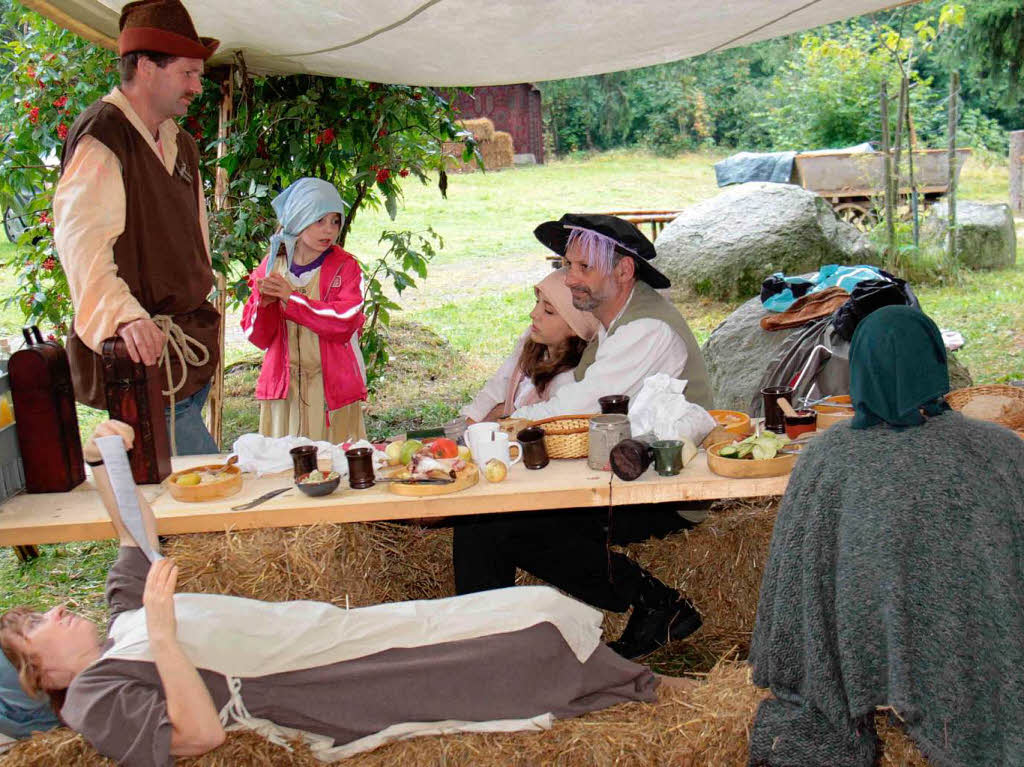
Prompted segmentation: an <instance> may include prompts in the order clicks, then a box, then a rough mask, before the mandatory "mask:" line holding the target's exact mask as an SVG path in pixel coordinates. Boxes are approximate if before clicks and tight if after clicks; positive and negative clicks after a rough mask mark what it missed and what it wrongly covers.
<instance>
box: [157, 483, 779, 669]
mask: <svg viewBox="0 0 1024 767" xmlns="http://www.w3.org/2000/svg"><path fill="white" fill-rule="evenodd" d="M777 507H778V504H777V501H776V500H774V499H767V500H764V501H751V502H742V501H741V502H730V504H729V505H728V506H724V507H723V508H720V509H718V510H716V511H713V512H712V513H711V515H710V516H709V518H708V519H707V520H706V521H705V522H703V523H701V524H700V525H698V526H697V527H695V528H694V529H693V530H688V531H684V532H681V533H676V534H674V535H670V536H668V537H666V538H664V539H661V540H650V541H646V542H644V543H638V544H632V545H631V546H629V547H627V548H626V552H627V553H628V554H629V555H630V556H631V557H633V558H634V559H636V560H637V561H638V562H639V563H640V564H641V565H642V566H643V567H645V568H646V569H648V570H649V571H650V572H652V573H653V574H654V575H655V576H657V577H658V578H660V579H661V580H663V581H664V582H665V583H667V584H669V585H671V586H673V587H675V588H678V589H680V590H681V591H683V592H685V593H686V594H687V595H688V596H689V597H690V598H691V599H693V601H694V603H695V604H696V605H697V607H698V608H699V609H700V610H701V612H702V614H703V615H704V626H703V628H701V630H700V631H698V632H697V633H696V634H694V635H693V637H691V638H689V639H688V640H686V646H687V651H690V652H691V653H696V657H697V658H699V659H701V660H700V662H699V663H698V664H697V665H698V666H700V667H702V668H705V669H707V668H710V667H711V666H712V665H714V663H715V661H717V660H718V659H719V658H721V657H723V656H725V655H726V654H727V653H729V652H730V651H731V650H737V651H738V652H739V653H740V655H741V657H745V656H746V652H747V648H748V646H749V644H750V634H751V632H752V631H753V628H754V617H755V615H756V612H757V595H758V592H759V589H760V586H761V573H762V571H763V569H764V564H765V562H766V561H767V558H768V546H769V544H770V542H771V534H772V525H773V524H774V522H775V513H776V510H777ZM451 552H452V533H451V529H450V528H437V529H429V528H421V527H417V526H414V525H403V524H395V523H389V522H372V523H352V524H336V525H335V524H321V525H316V526H314V527H308V528H272V529H263V530H246V531H241V532H228V533H224V534H221V533H201V534H197V535H183V536H177V537H175V538H172V539H171V542H170V545H169V546H168V550H167V554H168V556H172V557H174V558H175V559H176V560H177V561H178V564H179V567H180V568H181V575H180V578H179V582H180V584H181V588H182V589H183V590H188V591H198V592H206V593H216V594H233V595H235V596H243V597H249V598H252V599H266V600H269V601H280V600H287V599H316V600H321V601H324V602H332V603H334V604H339V605H343V604H345V597H346V595H347V596H348V599H349V604H350V605H352V606H359V605H368V604H379V603H381V602H397V601H403V600H408V599H437V598H440V597H447V596H452V595H453V594H454V593H455V584H454V576H453V573H452V564H451ZM518 581H519V582H520V583H542V581H539V580H537V579H535V578H533V577H531V576H529V575H527V574H525V573H520V577H519V579H518ZM627 618H628V616H627V615H626V614H623V613H605V636H606V637H607V638H614V637H617V636H618V635H619V634H620V633H621V632H622V629H623V627H624V626H625V623H626V620H627ZM691 667H692V666H691Z"/></svg>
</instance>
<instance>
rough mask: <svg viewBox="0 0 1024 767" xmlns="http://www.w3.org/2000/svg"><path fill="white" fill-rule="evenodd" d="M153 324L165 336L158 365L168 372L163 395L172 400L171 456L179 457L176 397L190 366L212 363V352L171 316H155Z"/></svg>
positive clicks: (186, 377)
mask: <svg viewBox="0 0 1024 767" xmlns="http://www.w3.org/2000/svg"><path fill="white" fill-rule="evenodd" d="M153 322H154V323H156V326H157V327H158V328H160V331H161V332H162V333H163V334H164V348H163V351H161V352H160V359H158V360H157V363H156V364H157V365H158V366H162V367H163V368H164V370H165V371H166V372H167V389H165V390H164V391H163V395H164V396H165V397H170V398H171V454H172V455H177V454H178V446H177V440H175V438H174V421H175V413H174V399H175V398H174V395H175V394H177V393H178V392H179V391H181V389H182V387H184V386H185V381H186V380H188V368H189V366H191V367H201V366H202V365H205V364H206V363H207V362H209V361H210V350H209V349H207V348H206V347H205V346H203V344H201V343H199V341H197V340H196V339H194V338H193V337H192V336H190V335H188V334H187V333H186V332H185V331H184V330H182V329H181V327H179V325H178V323H176V322H175V321H174V318H173V317H171V316H170V315H167V314H156V315H153ZM172 351H173V352H174V353H175V354H176V355H177V357H178V364H179V365H181V378H180V379H179V381H178V382H177V383H174V380H173V374H172V372H171V364H172V362H171V352H172Z"/></svg>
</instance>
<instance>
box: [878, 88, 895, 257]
mask: <svg viewBox="0 0 1024 767" xmlns="http://www.w3.org/2000/svg"><path fill="white" fill-rule="evenodd" d="M881 107H882V162H883V166H882V167H883V169H884V185H885V230H886V236H887V240H888V242H887V245H886V267H887V268H891V267H892V266H893V265H894V264H893V262H894V260H895V258H896V204H895V202H896V201H895V199H894V197H895V195H894V193H893V188H892V186H893V184H892V178H893V172H892V147H891V146H890V145H889V89H888V87H887V86H886V83H885V81H884V80H883V81H882V95H881Z"/></svg>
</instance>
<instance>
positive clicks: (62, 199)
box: [53, 88, 210, 353]
mask: <svg viewBox="0 0 1024 767" xmlns="http://www.w3.org/2000/svg"><path fill="white" fill-rule="evenodd" d="M103 101H105V102H106V103H108V104H113V105H114V106H116V107H117V108H118V109H120V110H121V111H122V112H123V113H124V115H125V117H127V118H128V121H129V122H130V123H131V124H132V126H133V127H134V128H135V129H136V130H137V131H138V132H139V133H140V134H142V137H143V138H145V139H146V143H147V144H148V145H149V148H150V149H151V150H153V152H154V153H155V154H156V156H157V157H159V158H160V160H161V162H162V163H163V166H164V168H165V169H166V171H167V173H168V175H170V174H173V173H174V167H175V163H176V162H177V160H178V130H179V128H178V125H177V123H175V122H174V120H171V119H168V120H165V121H164V122H162V123H161V124H160V128H159V135H158V136H157V137H156V138H154V137H153V135H152V134H151V133H150V132H149V130H148V129H147V128H146V125H145V123H143V122H142V118H141V117H139V115H138V114H137V113H136V111H135V110H134V109H133V108H132V105H131V103H130V102H129V101H128V99H127V98H126V97H125V95H124V94H123V93H122V92H121V90H120V89H118V88H114V90H112V91H111V92H110V93H109V94H107V95H106V96H104V97H103ZM197 187H198V193H199V226H200V228H201V230H202V233H203V243H204V245H205V246H206V256H207V258H209V257H210V233H209V224H208V222H207V218H206V200H205V197H204V196H203V185H202V184H201V183H200V184H198V185H197ZM156 202H157V201H154V203H156ZM126 206H127V202H126V199H125V191H124V181H123V179H122V170H121V163H120V161H118V159H117V157H116V156H115V155H114V153H113V152H112V151H110V149H108V148H107V147H106V145H104V144H103V143H101V142H100V141H99V140H98V139H96V138H93V137H92V136H83V137H82V138H81V139H79V141H78V144H77V146H76V147H75V153H74V154H73V155H72V156H71V157H70V158H69V160H68V163H67V166H66V167H65V169H64V173H63V174H62V175H61V177H60V180H59V181H58V182H57V189H56V192H55V193H54V196H53V221H54V228H53V235H54V241H55V243H56V246H57V255H58V257H59V258H60V263H61V266H63V267H64V273H65V274H66V275H67V278H68V287H69V288H70V290H71V303H72V305H73V306H74V308H75V320H74V322H75V332H76V333H77V334H78V336H79V338H81V339H82V342H83V343H84V344H85V345H86V346H88V347H89V348H90V349H92V350H93V351H94V352H96V353H99V352H100V349H101V347H102V345H103V341H104V340H106V339H107V338H110V337H111V336H113V335H115V334H116V332H117V328H118V326H119V325H121V324H122V323H125V322H131V321H132V320H137V319H141V318H148V317H149V312H147V311H146V310H145V309H144V308H142V305H141V304H140V303H139V302H138V300H137V299H136V298H135V296H133V295H132V293H131V291H130V290H129V289H128V285H127V283H125V281H124V280H122V279H121V278H120V277H118V275H117V265H116V264H115V263H114V243H115V242H116V241H117V238H118V237H120V236H121V234H123V233H124V229H125V217H126Z"/></svg>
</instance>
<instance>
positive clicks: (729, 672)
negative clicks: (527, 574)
mask: <svg viewBox="0 0 1024 767" xmlns="http://www.w3.org/2000/svg"><path fill="white" fill-rule="evenodd" d="M764 697H765V692H764V691H763V690H759V689H758V688H756V687H754V685H753V684H751V682H750V671H749V668H748V667H747V666H746V665H745V664H743V663H737V662H730V661H723V662H722V663H720V664H719V665H717V666H716V667H715V668H714V669H712V671H711V672H710V673H709V674H708V675H707V676H706V678H705V680H704V682H703V684H700V685H698V686H697V687H696V688H694V689H691V690H687V689H679V688H673V687H670V686H668V685H663V686H662V687H661V688H660V689H659V699H658V702H657V703H656V704H654V705H648V704H644V703H625V704H622V705H619V706H615V707H613V708H609V709H605V710H604V711H597V712H594V713H592V714H587V715H586V716H582V717H579V718H578V719H565V720H560V721H557V722H555V725H554V727H552V728H551V729H550V730H546V731H543V732H539V733H503V734H487V735H476V734H473V735H469V734H464V735H449V736H444V737H423V738H415V739H412V740H407V741H402V742H399V743H393V744H390V745H387V746H383V747H382V748H379V749H377V750H376V751H372V752H370V753H367V754H361V755H358V756H355V757H353V758H351V759H349V760H346V761H345V762H344V764H347V765H352V767H390V766H391V765H417V766H419V767H426V766H427V765H445V766H446V767H462V766H463V765H466V766H468V765H473V766H474V767H499V766H500V767H533V766H534V765H537V766H539V765H554V766H557V767H593V766H594V765H617V766H619V767H628V766H632V765H637V766H638V767H639V766H640V765H643V766H644V767H654V766H660V765H665V766H666V767H667V766H668V765H671V766H672V767H707V766H713V767H743V765H746V763H747V743H748V735H749V727H750V722H751V720H752V718H753V715H754V711H755V709H756V708H757V704H758V703H759V702H760V701H761V700H762V699H763V698H764ZM876 721H877V725H878V732H879V736H880V738H881V741H882V747H883V755H882V758H881V760H880V762H879V764H880V765H882V766H884V767H927V762H925V761H924V759H923V758H922V757H921V754H920V752H919V751H918V750H917V748H916V747H915V746H914V744H913V743H912V742H911V741H910V740H909V738H907V736H906V735H905V734H904V732H903V731H902V730H901V729H900V728H899V727H898V726H895V725H893V724H891V723H890V722H889V721H888V720H887V719H886V717H885V716H883V715H881V714H880V715H879V716H877V717H876ZM0 764H2V765H3V767H109V766H110V765H113V764H114V763H113V762H111V761H110V760H108V759H104V758H102V757H100V756H98V755H97V754H96V752H95V751H94V750H93V749H92V747H91V746H89V744H88V743H86V742H85V740H84V739H83V738H82V737H81V736H79V735H76V734H75V733H73V732H71V731H69V730H56V731H54V732H50V733H47V734H45V735H36V736H35V737H33V738H31V739H30V740H27V741H24V742H22V743H19V744H18V745H17V746H15V747H14V748H13V749H12V750H11V752H10V753H9V754H8V756H7V758H6V759H4V760H3V761H2V762H0ZM178 764H179V766H180V767H239V765H246V766H249V765H252V766H253V767H257V766H259V767H263V766H266V767H270V766H271V765H273V767H314V765H317V764H319V762H317V761H316V760H315V759H314V758H313V757H312V755H311V754H310V753H309V751H308V750H307V749H306V748H305V747H304V746H302V745H299V744H296V745H295V746H294V747H293V748H292V750H291V751H286V750H285V749H283V748H281V747H279V746H275V745H273V744H271V743H270V742H268V741H266V740H263V739H262V738H261V737H259V736H257V735H253V734H251V733H231V734H230V735H229V736H228V740H227V742H226V743H225V744H224V745H222V746H221V747H220V748H218V749H217V750H216V751H213V752H211V753H210V754H207V755H206V756H203V757H200V758H198V759H182V760H180V761H179V762H178Z"/></svg>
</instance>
